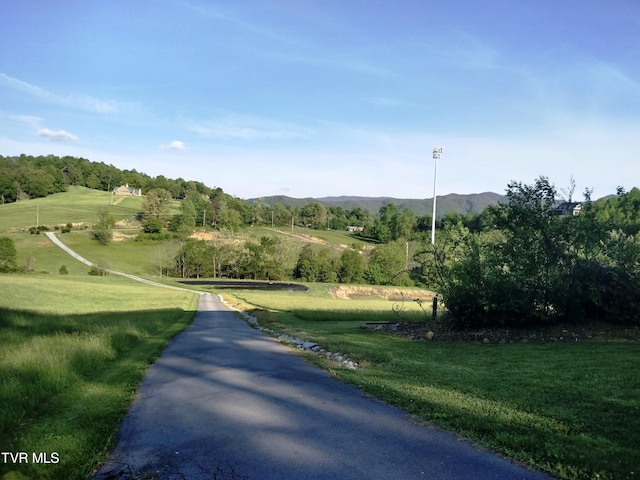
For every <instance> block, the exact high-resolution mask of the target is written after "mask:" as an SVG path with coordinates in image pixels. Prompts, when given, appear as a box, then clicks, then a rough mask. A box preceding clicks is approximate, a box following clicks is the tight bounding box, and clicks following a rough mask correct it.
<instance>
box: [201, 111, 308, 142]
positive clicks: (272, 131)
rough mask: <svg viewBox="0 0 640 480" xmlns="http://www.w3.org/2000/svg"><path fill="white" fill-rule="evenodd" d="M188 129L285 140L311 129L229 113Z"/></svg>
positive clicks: (207, 134)
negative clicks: (229, 114)
mask: <svg viewBox="0 0 640 480" xmlns="http://www.w3.org/2000/svg"><path fill="white" fill-rule="evenodd" d="M190 129H191V130H192V131H194V132H196V133H197V134H199V135H201V136H203V137H207V138H218V139H226V140H243V141H253V140H286V139H295V138H307V137H309V136H310V134H311V131H310V130H309V129H307V128H305V127H301V126H300V125H297V124H295V123H289V122H281V121H279V120H273V119H270V118H261V117H255V116H248V115H231V116H227V117H224V118H217V119H213V120H209V121H204V122H200V123H197V124H195V125H192V126H191V127H190Z"/></svg>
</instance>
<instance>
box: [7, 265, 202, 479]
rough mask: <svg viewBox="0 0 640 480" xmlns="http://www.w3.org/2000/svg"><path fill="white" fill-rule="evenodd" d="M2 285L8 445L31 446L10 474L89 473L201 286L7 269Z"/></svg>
mask: <svg viewBox="0 0 640 480" xmlns="http://www.w3.org/2000/svg"><path fill="white" fill-rule="evenodd" d="M0 290H1V291H2V292H3V294H2V298H0V385H1V388H0V405H1V407H2V408H1V411H2V414H1V415H0V450H2V451H3V452H29V463H28V464H24V463H22V464H11V463H2V464H0V478H12V479H20V478H25V479H26V478H42V479H59V478H67V479H81V478H87V475H88V474H89V473H90V472H91V471H92V469H93V468H94V467H95V466H96V465H97V463H98V462H100V461H104V459H105V458H106V454H107V453H108V449H109V448H111V447H112V446H113V442H115V438H116V435H117V431H118V426H119V422H120V420H121V419H122V417H123V416H124V414H125V413H126V411H127V409H128V408H129V405H130V403H131V401H132V400H133V395H134V393H135V391H136V388H137V385H138V383H139V382H140V380H141V378H142V376H143V375H144V373H145V370H146V368H147V367H148V366H149V365H150V364H151V363H153V361H154V359H155V358H156V357H157V356H158V355H159V354H160V353H161V352H162V350H163V348H164V347H165V345H166V343H167V341H168V340H169V339H170V338H171V337H173V336H174V335H176V334H177V333H178V332H180V331H181V330H182V329H184V328H185V327H186V326H187V325H188V324H189V323H190V321H191V320H192V318H193V315H194V314H195V311H196V309H197V296H196V295H194V294H190V293H188V292H179V291H172V290H167V291H164V290H160V289H158V288H154V287H150V286H146V285H142V284H137V283H135V282H132V281H129V280H126V279H122V278H120V277H115V276H113V277H102V278H91V277H87V276H82V277H79V276H76V275H65V276H56V277H50V276H38V277H34V276H28V275H0ZM32 452H37V453H40V452H45V453H46V454H47V458H48V459H49V460H51V459H52V458H54V459H55V458H56V457H57V459H58V461H57V462H56V463H49V464H43V463H40V464H34V463H33V462H32V458H31V455H32ZM54 453H55V456H53V454H54ZM52 456H53V457H52ZM5 475H7V476H6V477H5Z"/></svg>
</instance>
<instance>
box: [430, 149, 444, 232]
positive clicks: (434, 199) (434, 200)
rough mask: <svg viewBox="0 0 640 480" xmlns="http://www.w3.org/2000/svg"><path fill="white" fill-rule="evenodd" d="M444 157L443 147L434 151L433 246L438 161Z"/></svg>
mask: <svg viewBox="0 0 640 480" xmlns="http://www.w3.org/2000/svg"><path fill="white" fill-rule="evenodd" d="M441 155H442V147H435V148H434V149H433V215H432V218H431V245H435V243H436V179H437V178H438V159H439V158H440V156H441Z"/></svg>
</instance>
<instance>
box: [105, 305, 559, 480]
mask: <svg viewBox="0 0 640 480" xmlns="http://www.w3.org/2000/svg"><path fill="white" fill-rule="evenodd" d="M95 478H96V479H99V480H105V479H128V478H167V479H169V478H170V479H196V480H197V479H205V478H206V479H251V480H254V479H278V480H286V479H296V480H301V479H345V480H346V479H385V480H388V479H410V478H422V479H443V480H444V479H478V480H482V479H500V480H505V479H518V480H525V479H527V480H529V479H530V480H533V479H548V478H550V477H547V476H545V475H542V474H540V473H535V472H531V471H529V470H527V469H525V468H522V467H519V466H516V465H514V464H512V463H510V462H509V461H507V460H505V459H503V458H501V457H499V456H497V455H495V454H493V453H490V452H487V451H481V450H478V449H476V448H474V447H473V446H472V445H471V444H470V443H468V442H466V441H461V440H458V439H457V438H456V437H455V436H454V435H452V434H449V433H446V432H442V431H440V430H437V429H435V428H432V427H428V426H418V425H416V424H415V423H414V422H413V421H412V420H411V419H410V418H409V417H408V415H407V414H406V413H404V412H402V411H401V410H398V409H396V408H394V407H391V406H389V405H386V404H384V403H382V402H380V401H378V400H376V399H374V398H371V397H368V396H367V395H365V394H363V392H362V391H360V390H358V389H357V388H355V387H352V386H349V385H345V384H343V383H341V382H338V381H336V380H334V379H332V378H331V377H330V376H329V374H328V373H326V372H325V371H323V370H321V369H319V368H317V367H315V366H312V365H309V364H307V363H305V362H304V361H303V360H302V359H301V358H300V357H298V356H297V355H295V354H294V353H292V352H291V351H290V350H289V349H288V348H287V347H286V346H284V345H282V344H280V343H279V342H277V341H276V340H274V339H272V338H270V337H268V336H265V335H264V334H262V333H260V332H259V331H257V330H255V329H253V328H251V327H250V326H249V325H247V324H246V323H245V322H244V321H242V320H240V319H239V318H238V317H237V316H236V315H235V314H234V313H232V312H230V311H228V310H227V309H225V308H224V307H223V306H222V305H221V304H220V302H219V300H218V298H217V297H215V296H213V295H209V294H207V295H202V296H201V298H200V308H199V312H198V314H197V316H196V318H195V321H194V322H193V324H192V325H191V326H190V327H189V328H188V329H186V330H185V331H184V332H183V333H181V334H180V335H178V336H177V337H175V338H174V339H173V340H172V341H171V342H170V344H169V346H168V347H167V348H166V350H165V351H164V352H163V354H162V355H161V357H160V358H159V359H158V360H157V361H156V363H155V364H153V365H152V366H151V367H150V368H149V370H148V372H147V375H146V376H145V378H144V380H143V381H142V384H141V386H140V389H139V392H138V395H137V398H136V400H135V402H134V403H133V405H132V407H131V409H130V411H129V413H128V414H127V416H126V418H125V419H124V421H123V423H122V425H121V430H120V434H119V438H118V441H117V447H116V449H115V451H114V452H112V455H111V457H110V460H109V462H108V463H107V464H105V465H104V466H103V468H102V469H101V470H100V471H99V472H98V474H97V476H96V477H95Z"/></svg>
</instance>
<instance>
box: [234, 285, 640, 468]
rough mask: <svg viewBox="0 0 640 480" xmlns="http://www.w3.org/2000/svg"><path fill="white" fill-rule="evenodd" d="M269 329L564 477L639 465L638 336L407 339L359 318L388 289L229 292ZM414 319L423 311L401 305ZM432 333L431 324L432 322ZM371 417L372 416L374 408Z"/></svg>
mask: <svg viewBox="0 0 640 480" xmlns="http://www.w3.org/2000/svg"><path fill="white" fill-rule="evenodd" d="M225 295H226V296H227V297H229V299H230V301H231V302H232V303H236V304H237V305H239V306H243V308H246V309H249V310H250V309H255V308H256V307H258V308H259V309H260V310H264V311H263V312H261V311H259V310H258V311H257V314H258V316H259V317H260V319H261V322H262V323H263V324H265V325H267V326H269V327H270V328H272V329H275V330H278V331H283V332H287V333H289V334H291V335H293V336H296V337H299V338H304V339H308V340H311V341H315V342H318V343H319V344H321V345H322V346H323V347H324V348H326V349H327V350H329V351H332V352H341V353H344V354H347V355H348V356H349V357H350V358H351V359H352V360H355V361H357V362H358V363H359V365H360V368H358V369H357V370H348V369H346V368H342V367H341V366H339V365H337V364H335V363H332V362H330V361H328V360H326V359H324V358H323V357H318V356H315V355H313V354H308V355H306V356H307V358H308V359H309V361H311V362H314V363H317V364H319V365H320V366H322V367H323V368H326V369H328V370H330V371H331V372H332V374H333V375H334V376H335V377H336V378H339V379H341V380H343V381H346V382H349V383H352V384H354V385H357V386H358V387H360V388H362V389H363V390H364V391H365V392H367V393H368V394H370V395H373V396H375V397H377V398H380V399H382V400H384V401H386V402H388V403H391V404H393V405H396V406H398V407H400V408H402V409H404V410H406V411H408V412H409V413H411V414H412V415H414V416H415V418H416V421H418V422H420V421H427V422H430V423H432V424H435V425H437V426H439V427H441V428H444V429H447V430H450V431H453V432H455V433H457V434H459V435H461V436H462V437H465V438H469V439H471V440H473V441H475V442H477V443H478V444H480V445H481V446H483V447H485V448H489V449H491V450H494V451H497V452H499V453H501V454H503V455H505V456H507V457H509V458H511V459H514V460H516V461H518V462H522V463H523V464H525V465H529V466H530V467H532V468H535V469H538V470H542V471H545V472H547V473H549V474H551V475H552V476H554V477H557V478H563V479H610V480H619V479H633V478H638V477H639V476H640V448H638V445H640V345H639V344H638V342H634V341H622V340H612V341H586V342H578V343H561V342H558V343H554V342H551V343H538V344H534V343H527V344H512V345H510V344H505V345H484V344H474V343H444V342H437V341H433V342H427V341H412V340H406V339H403V338H400V337H398V336H394V335H389V334H384V333H378V332H374V331H371V330H366V329H362V328H360V327H361V326H363V325H364V323H365V322H371V321H391V320H393V319H394V318H395V317H394V315H393V313H392V306H393V303H394V302H392V301H388V300H382V299H380V298H375V297H374V298H375V299H372V300H366V299H362V298H360V299H356V300H340V299H337V298H333V297H332V296H331V295H330V293H329V289H328V288H327V287H326V286H320V285H316V286H313V287H312V288H311V289H310V290H309V292H258V291H233V292H229V291H228V292H226V293H225ZM409 311H410V312H413V313H409V315H410V316H411V317H412V318H413V319H414V320H415V321H422V320H420V319H421V318H423V317H422V314H421V312H420V311H419V310H417V307H416V305H415V304H414V305H413V306H411V307H409ZM436 333H437V332H436ZM372 421H375V419H372Z"/></svg>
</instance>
